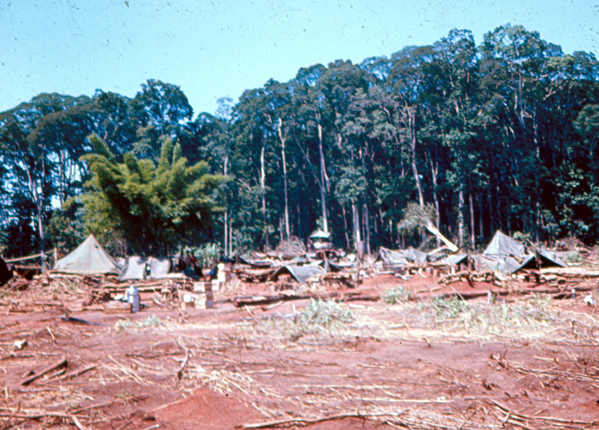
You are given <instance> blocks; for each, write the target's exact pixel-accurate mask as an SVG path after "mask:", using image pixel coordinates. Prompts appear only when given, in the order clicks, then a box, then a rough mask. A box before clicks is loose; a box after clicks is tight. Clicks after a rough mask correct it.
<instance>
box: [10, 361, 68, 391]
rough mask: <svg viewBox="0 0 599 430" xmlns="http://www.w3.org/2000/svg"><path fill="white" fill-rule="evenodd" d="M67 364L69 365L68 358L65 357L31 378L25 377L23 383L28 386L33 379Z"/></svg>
mask: <svg viewBox="0 0 599 430" xmlns="http://www.w3.org/2000/svg"><path fill="white" fill-rule="evenodd" d="M67 365H68V361H67V359H66V358H63V359H62V360H60V361H59V362H58V363H56V364H53V365H51V366H49V367H47V368H45V369H44V370H42V371H40V372H38V373H35V374H34V375H32V376H30V377H29V378H27V379H25V380H24V381H23V382H21V385H23V386H27V385H29V384H31V383H32V382H33V381H35V380H36V379H39V378H41V377H42V376H44V375H47V374H48V373H50V372H53V371H54V370H57V369H60V368H61V367H66V366H67Z"/></svg>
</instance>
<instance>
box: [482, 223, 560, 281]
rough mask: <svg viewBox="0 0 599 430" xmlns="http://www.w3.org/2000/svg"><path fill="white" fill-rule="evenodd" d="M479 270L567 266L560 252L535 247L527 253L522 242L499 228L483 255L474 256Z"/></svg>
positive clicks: (508, 271) (506, 270)
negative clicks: (532, 251) (531, 251)
mask: <svg viewBox="0 0 599 430" xmlns="http://www.w3.org/2000/svg"><path fill="white" fill-rule="evenodd" d="M473 259H474V261H475V264H476V267H477V270H479V271H485V270H498V271H500V272H503V273H508V274H513V273H516V272H518V271H520V270H522V269H541V268H543V267H566V263H564V262H563V261H562V260H561V258H560V257H559V255H558V253H556V252H552V251H548V250H546V249H544V248H539V249H535V250H534V253H532V254H530V253H529V254H527V253H526V247H525V246H524V244H523V243H522V242H519V241H517V240H515V239H512V238H511V237H509V236H506V235H505V234H503V233H502V232H500V231H499V230H498V231H497V232H495V236H493V239H492V240H491V242H490V243H489V245H488V246H487V248H486V249H485V251H484V252H483V253H482V254H481V255H476V256H473Z"/></svg>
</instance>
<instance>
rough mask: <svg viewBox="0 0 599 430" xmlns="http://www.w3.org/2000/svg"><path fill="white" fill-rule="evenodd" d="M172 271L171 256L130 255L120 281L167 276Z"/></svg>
mask: <svg viewBox="0 0 599 430" xmlns="http://www.w3.org/2000/svg"><path fill="white" fill-rule="evenodd" d="M170 271H171V259H170V258H155V257H149V258H144V257H129V258H127V260H125V264H124V268H123V272H122V273H121V274H120V276H119V281H128V280H133V279H146V278H147V279H161V278H167V277H168V274H169V273H170Z"/></svg>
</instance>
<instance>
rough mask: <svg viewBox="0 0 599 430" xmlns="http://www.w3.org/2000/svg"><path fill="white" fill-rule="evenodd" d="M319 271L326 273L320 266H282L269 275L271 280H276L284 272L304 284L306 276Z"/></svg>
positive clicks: (308, 276) (316, 273)
mask: <svg viewBox="0 0 599 430" xmlns="http://www.w3.org/2000/svg"><path fill="white" fill-rule="evenodd" d="M319 273H326V271H325V270H324V269H323V268H322V267H320V266H292V265H288V266H283V267H281V268H280V269H279V270H277V271H276V272H275V273H274V274H273V275H272V277H271V280H273V281H276V280H278V279H279V276H281V275H284V274H290V275H291V276H292V277H293V278H294V279H295V280H296V281H297V282H299V283H300V284H302V285H303V284H305V283H306V281H307V280H308V278H310V277H311V276H314V275H318V274H319Z"/></svg>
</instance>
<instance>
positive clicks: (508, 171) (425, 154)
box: [0, 25, 599, 255]
mask: <svg viewBox="0 0 599 430" xmlns="http://www.w3.org/2000/svg"><path fill="white" fill-rule="evenodd" d="M219 104H220V107H219V109H218V110H217V112H216V114H215V115H210V114H207V113H201V114H200V115H198V116H197V117H196V118H195V119H194V118H193V110H192V107H191V106H190V105H189V102H188V100H187V98H186V97H185V95H184V94H183V92H182V91H181V89H180V88H179V87H178V86H176V85H171V84H167V83H163V82H160V81H155V80H149V81H148V82H147V83H146V84H144V85H142V90H141V91H140V92H139V93H138V94H137V95H136V97H134V98H132V99H129V98H127V97H124V96H121V95H119V94H115V93H108V92H103V91H101V90H98V91H97V92H96V94H94V95H93V96H92V97H86V96H80V97H70V96H63V95H57V94H41V95H39V96H37V97H35V98H34V99H33V100H31V101H30V102H28V103H23V104H21V105H19V106H17V107H16V108H14V109H11V110H9V111H7V112H4V113H2V114H0V177H1V179H2V190H1V191H2V197H1V199H2V202H1V205H2V212H1V215H0V216H1V219H0V222H1V225H2V227H1V228H0V247H3V248H4V249H5V251H4V253H5V255H26V254H27V253H30V252H33V251H34V250H36V249H39V248H41V247H42V245H43V247H44V248H46V249H48V248H50V247H52V246H61V247H66V248H70V247H72V246H74V244H76V243H77V242H78V241H79V240H80V239H81V238H82V237H83V235H84V234H86V233H87V232H88V231H93V232H94V233H95V234H97V235H100V236H102V237H103V240H104V242H105V243H108V245H109V246H111V247H113V250H114V251H117V252H119V253H126V252H129V248H128V246H127V243H126V241H123V235H122V234H120V233H119V232H118V231H111V229H106V231H102V229H101V226H98V224H97V223H96V224H95V225H92V224H90V222H89V213H88V214H87V218H86V207H85V205H84V204H83V203H82V199H81V198H80V197H81V195H82V194H83V193H84V192H85V191H86V188H85V186H84V184H85V182H86V181H87V180H89V178H90V169H89V166H88V165H87V163H86V161H85V160H86V158H85V157H84V158H81V157H82V156H84V155H85V154H88V153H90V152H93V148H92V145H91V143H90V139H89V136H90V135H91V134H92V133H94V134H95V135H97V136H98V137H100V138H101V139H102V140H103V141H104V143H105V145H106V147H107V148H108V149H109V151H110V152H111V153H112V154H114V155H115V157H117V158H119V160H122V159H123V156H124V154H126V153H131V154H133V155H134V156H135V157H136V158H137V159H146V160H151V161H153V162H154V163H155V164H158V162H159V160H160V156H161V148H162V147H163V144H164V143H165V142H166V141H167V140H169V139H172V140H173V141H174V142H176V143H177V144H178V145H179V146H180V151H181V153H182V155H183V156H184V157H185V158H186V159H187V161H188V162H189V163H190V165H192V164H194V163H197V162H199V161H200V160H205V161H206V162H208V165H209V168H210V172H211V173H212V174H217V175H224V176H227V177H228V178H229V180H227V181H224V182H222V183H220V184H219V185H218V187H216V188H215V189H214V190H212V191H211V193H210V195H209V197H210V199H211V201H212V210H213V211H214V216H212V217H207V219H206V222H205V223H204V225H203V227H202V229H201V230H202V233H201V237H199V236H197V234H194V235H189V237H193V238H194V240H195V241H197V240H204V241H217V242H219V243H220V244H221V246H222V247H223V248H224V249H225V251H226V252H227V253H235V252H243V251H245V250H247V249H258V248H261V249H263V248H272V247H274V246H276V245H277V243H278V242H279V241H280V240H281V239H288V238H289V237H291V236H298V237H300V238H302V239H306V238H307V236H308V235H309V234H310V233H311V232H312V231H313V230H314V229H315V228H316V227H317V226H319V227H321V228H323V229H327V230H329V231H331V232H332V237H333V241H334V242H335V244H336V245H338V246H342V247H347V248H351V247H354V246H355V245H356V243H358V242H360V241H364V242H365V245H366V248H367V250H371V251H372V250H374V249H375V248H376V247H378V246H386V247H399V246H406V245H407V244H418V243H420V241H421V240H422V239H423V237H422V236H421V235H414V236H410V235H409V234H407V233H405V232H403V231H402V230H400V229H398V225H399V222H400V221H401V220H402V218H403V217H404V211H405V210H406V208H407V207H408V204H410V203H412V204H414V203H415V204H417V205H418V206H420V207H422V208H423V209H424V210H425V211H428V212H429V213H431V214H433V216H432V218H433V219H434V222H435V223H436V224H437V227H438V229H439V230H440V231H441V232H442V233H443V234H444V235H446V236H448V237H449V238H451V239H453V240H454V241H455V242H457V243H459V244H460V245H461V246H462V247H469V248H475V247H477V246H479V245H481V244H484V243H486V241H487V240H488V239H489V238H490V237H491V236H492V234H493V232H494V231H495V230H496V229H501V230H502V231H504V232H506V233H509V234H513V233H515V232H521V233H522V234H523V235H528V236H529V237H530V238H531V240H533V241H537V240H538V241H546V240H549V241H551V240H554V239H555V238H558V237H566V236H573V237H577V238H579V239H581V240H583V241H585V242H587V243H595V242H596V241H597V238H598V236H599V194H598V193H597V188H598V186H599V181H598V179H599V177H598V175H599V163H598V161H599V160H598V155H599V154H597V144H598V143H599V64H598V62H597V60H596V58H595V56H594V55H593V54H592V53H586V52H574V53H573V54H564V53H563V52H562V50H561V48H560V47H559V46H557V45H554V44H551V43H549V42H546V41H544V40H543V39H541V37H540V35H539V34H538V33H537V32H530V31H527V30H525V29H524V28H522V27H521V26H510V25H507V26H503V27H499V28H497V29H495V30H493V31H492V32H489V33H487V34H486V35H485V36H484V40H483V42H482V43H481V44H480V45H479V46H477V45H476V44H475V41H474V39H473V36H472V34H471V33H470V32H469V31H465V30H452V31H451V32H450V33H449V34H448V36H447V37H445V38H442V39H441V40H439V41H438V42H436V43H435V44H433V45H431V46H417V47H406V48H404V49H402V50H401V51H399V52H397V53H395V54H393V55H391V57H390V58H387V57H373V58H369V59H366V60H364V61H363V62H362V63H360V64H352V63H351V62H349V61H335V62H333V63H330V64H329V65H328V66H326V67H325V66H323V65H320V64H318V65H314V66H311V67H307V68H302V69H300V70H299V72H298V73H297V76H296V77H295V78H294V79H291V80H290V81H288V82H284V83H280V82H276V81H274V80H270V81H268V82H267V83H266V84H265V85H264V86H263V87H261V88H256V89H252V90H247V91H245V92H244V93H243V94H242V95H241V97H240V99H239V102H238V103H237V104H235V105H233V104H232V102H231V100H229V99H221V100H220V101H219ZM86 220H87V221H86ZM197 228H198V227H197V226H194V229H197ZM196 233H197V232H196ZM186 241H188V242H189V238H188V237H187V235H185V234H183V235H182V239H181V242H182V243H185V242H186ZM190 244H191V245H197V243H195V244H193V243H190Z"/></svg>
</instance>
